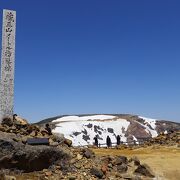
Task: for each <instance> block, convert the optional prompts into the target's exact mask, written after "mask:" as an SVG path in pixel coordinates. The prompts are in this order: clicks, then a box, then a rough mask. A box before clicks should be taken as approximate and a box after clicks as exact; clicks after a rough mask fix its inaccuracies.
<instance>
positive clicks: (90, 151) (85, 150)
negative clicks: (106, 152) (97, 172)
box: [83, 149, 95, 159]
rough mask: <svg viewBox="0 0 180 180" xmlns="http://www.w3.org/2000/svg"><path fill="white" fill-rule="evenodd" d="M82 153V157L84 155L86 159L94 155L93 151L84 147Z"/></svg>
mask: <svg viewBox="0 0 180 180" xmlns="http://www.w3.org/2000/svg"><path fill="white" fill-rule="evenodd" d="M83 155H84V157H86V158H87V159H89V158H93V157H94V156H95V155H94V152H93V151H92V150H90V149H84V150H83Z"/></svg>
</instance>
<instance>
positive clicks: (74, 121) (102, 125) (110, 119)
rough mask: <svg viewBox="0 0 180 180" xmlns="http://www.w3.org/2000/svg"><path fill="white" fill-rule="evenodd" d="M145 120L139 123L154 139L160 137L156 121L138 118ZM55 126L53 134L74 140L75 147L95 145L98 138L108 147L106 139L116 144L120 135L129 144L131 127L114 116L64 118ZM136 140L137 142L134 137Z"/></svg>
mask: <svg viewBox="0 0 180 180" xmlns="http://www.w3.org/2000/svg"><path fill="white" fill-rule="evenodd" d="M138 117H139V118H141V119H143V120H144V123H140V122H138V121H137V123H139V124H140V125H141V126H143V127H144V128H145V131H146V132H147V133H148V134H150V135H151V136H152V137H156V136H157V135H158V133H157V131H156V130H155V128H156V120H155V119H150V118H145V117H141V116H138ZM52 122H53V123H54V124H55V128H54V129H53V133H56V134H58V133H60V134H64V137H65V138H68V139H70V140H72V143H73V146H86V145H92V144H93V143H94V137H95V136H98V143H100V144H104V146H106V138H107V136H109V137H110V138H111V141H112V143H116V136H117V135H120V137H121V141H123V142H127V137H125V133H126V131H127V129H128V126H129V125H130V122H129V121H128V120H126V119H122V118H120V117H118V116H114V115H103V114H102V115H88V116H64V117H61V118H58V119H55V120H53V121H52ZM133 139H134V140H137V139H136V137H135V136H133Z"/></svg>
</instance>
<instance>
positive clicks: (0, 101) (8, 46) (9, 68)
mask: <svg viewBox="0 0 180 180" xmlns="http://www.w3.org/2000/svg"><path fill="white" fill-rule="evenodd" d="M15 33H16V12H15V11H12V10H6V9H5V10H3V25H2V52H1V79H0V123H1V122H2V119H3V118H4V117H9V116H10V117H12V115H13V106H14V64H15Z"/></svg>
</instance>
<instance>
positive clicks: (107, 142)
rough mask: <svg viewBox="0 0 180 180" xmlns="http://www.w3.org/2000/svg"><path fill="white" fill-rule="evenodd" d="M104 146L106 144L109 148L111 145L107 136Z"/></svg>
mask: <svg viewBox="0 0 180 180" xmlns="http://www.w3.org/2000/svg"><path fill="white" fill-rule="evenodd" d="M106 144H107V147H108V148H109V147H111V145H112V143H111V138H110V137H109V136H107V138H106Z"/></svg>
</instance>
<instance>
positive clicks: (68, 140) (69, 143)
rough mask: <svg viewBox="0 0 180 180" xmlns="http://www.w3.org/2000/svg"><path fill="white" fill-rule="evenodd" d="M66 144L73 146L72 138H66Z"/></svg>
mask: <svg viewBox="0 0 180 180" xmlns="http://www.w3.org/2000/svg"><path fill="white" fill-rule="evenodd" d="M64 144H66V145H68V147H71V146H72V141H71V140H70V139H66V138H65V140H64Z"/></svg>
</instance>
